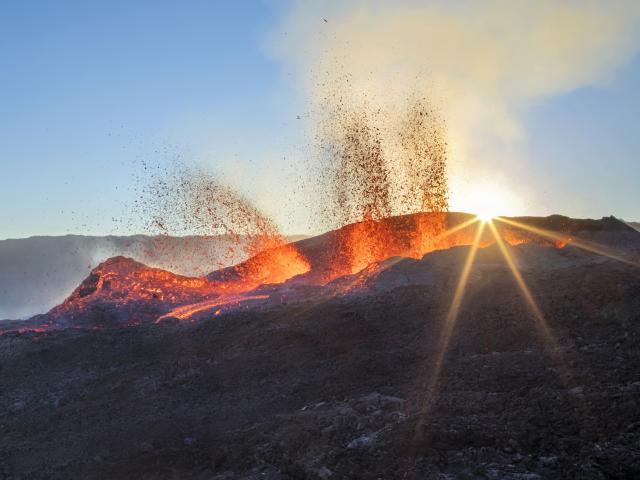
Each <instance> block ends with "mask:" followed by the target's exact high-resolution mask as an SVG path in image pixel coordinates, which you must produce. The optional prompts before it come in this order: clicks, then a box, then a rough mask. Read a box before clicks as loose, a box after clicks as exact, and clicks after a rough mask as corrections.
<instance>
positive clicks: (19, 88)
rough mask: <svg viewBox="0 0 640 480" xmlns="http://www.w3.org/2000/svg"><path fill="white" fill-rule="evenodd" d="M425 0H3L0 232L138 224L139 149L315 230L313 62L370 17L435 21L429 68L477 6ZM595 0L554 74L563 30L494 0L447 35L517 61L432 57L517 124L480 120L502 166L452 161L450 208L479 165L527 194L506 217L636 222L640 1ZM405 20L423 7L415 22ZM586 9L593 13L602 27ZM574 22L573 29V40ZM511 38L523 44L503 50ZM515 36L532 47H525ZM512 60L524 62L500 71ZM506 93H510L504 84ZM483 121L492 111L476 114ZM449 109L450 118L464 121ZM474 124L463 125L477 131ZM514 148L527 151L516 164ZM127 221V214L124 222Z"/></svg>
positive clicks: (438, 69) (294, 227)
mask: <svg viewBox="0 0 640 480" xmlns="http://www.w3.org/2000/svg"><path fill="white" fill-rule="evenodd" d="M431 3H432V2H415V1H410V2H404V5H405V7H403V8H404V10H402V9H401V11H400V12H399V13H398V14H397V15H396V12H395V9H396V7H395V5H397V4H398V2H394V3H386V4H385V3H384V2H375V3H373V4H371V5H375V7H373V6H372V10H373V11H371V12H370V11H368V10H369V9H368V8H367V6H366V4H364V3H363V2H357V3H354V4H352V5H351V4H348V5H347V6H346V7H345V6H344V4H343V6H342V7H340V8H338V7H336V4H335V3H334V4H331V3H329V4H320V5H319V6H318V5H315V6H313V7H311V6H310V7H308V8H307V5H309V2H300V3H298V4H292V3H288V2H265V1H256V2H248V1H247V2H212V1H200V2H199V1H189V2H159V1H149V2H144V1H135V2H130V1H126V2H115V1H113V2H102V3H98V2H84V1H77V2H75V1H74V2H72V1H59V2H30V1H14V2H11V1H5V2H2V3H1V4H0V165H1V170H0V238H14V237H24V236H30V235H38V234H46V235H57V234H65V233H82V234H108V233H120V234H122V233H137V232H135V231H134V230H139V225H138V224H136V219H135V216H134V217H131V216H130V209H131V206H132V202H133V201H134V199H135V198H136V185H137V183H136V182H137V181H136V180H135V178H137V177H139V176H140V175H141V174H142V170H141V162H143V161H144V162H146V163H147V164H155V163H161V164H162V163H166V162H170V161H171V160H172V159H174V158H175V157H178V156H179V157H181V158H183V159H186V160H187V161H190V162H196V163H200V164H203V165H206V166H208V167H209V168H211V169H213V170H215V171H217V172H219V173H220V174H221V175H222V176H223V177H224V178H225V180H226V181H228V182H229V183H231V184H232V185H234V186H236V187H237V188H239V189H241V190H242V191H243V192H244V193H246V194H247V196H249V197H251V198H253V199H255V200H256V201H257V202H258V204H259V205H261V206H262V207H263V208H264V209H265V210H266V211H267V213H269V214H271V215H273V216H274V217H275V218H276V219H277V220H278V221H279V222H280V223H281V224H282V226H283V228H284V229H285V230H287V231H288V232H290V233H293V231H295V232H296V233H305V230H306V229H307V228H308V225H309V223H308V222H307V213H306V212H305V210H304V208H303V205H304V203H305V195H306V194H305V192H304V191H303V190H301V189H299V188H296V185H297V184H296V178H298V176H299V175H301V172H302V173H303V172H304V167H302V165H303V158H304V157H305V156H306V155H310V153H309V147H308V146H307V142H308V138H309V130H310V129H312V128H313V126H312V125H310V124H309V122H308V121H307V120H306V118H307V117H306V112H307V111H308V110H309V109H310V106H309V105H310V102H311V100H310V96H312V93H310V92H309V89H308V82H307V80H308V79H305V76H306V75H305V71H306V70H305V69H309V70H313V68H314V62H315V60H316V58H315V57H316V56H318V55H320V54H318V52H319V51H321V52H323V54H326V53H327V52H329V55H332V54H333V53H332V52H333V51H334V50H335V49H336V45H338V46H339V51H340V55H343V54H344V53H345V51H346V52H347V53H346V55H347V57H346V58H349V57H348V56H349V55H352V54H354V52H356V53H357V52H358V50H357V49H358V46H357V41H358V40H360V41H364V40H366V35H369V34H370V35H377V33H376V32H377V31H378V30H376V29H380V35H379V36H380V38H384V36H385V35H393V30H388V31H387V30H385V31H384V32H383V31H382V29H383V28H385V29H386V28H387V26H386V23H385V22H387V20H388V23H389V24H390V25H391V27H393V28H397V29H398V30H399V31H402V32H409V33H407V35H411V32H414V33H413V34H415V35H416V37H417V38H422V37H421V35H423V33H422V30H429V29H430V30H429V31H430V32H431V33H429V35H431V37H428V36H425V37H424V38H429V39H430V42H425V43H424V44H420V50H419V51H417V52H416V54H415V55H414V57H411V58H412V59H413V58H419V59H420V60H421V62H423V63H424V65H422V64H421V65H420V66H421V68H427V69H430V65H431V64H430V63H429V62H430V61H431V60H430V58H431V57H430V56H429V52H430V49H434V51H435V50H436V49H437V50H439V51H442V49H443V46H442V45H437V46H433V38H432V37H433V31H434V30H435V29H436V27H439V26H440V25H449V27H447V28H448V30H447V32H449V31H453V32H456V31H464V32H467V31H468V30H469V28H468V24H467V23H465V22H468V18H469V15H468V13H469V12H464V11H462V12H459V11H456V12H453V13H452V12H445V14H446V15H445V14H443V15H445V17H438V15H439V14H440V13H442V12H440V13H438V12H435V13H434V11H433V10H429V9H428V8H426V7H427V6H429V5H430V4H431ZM518 3H522V4H523V5H524V4H527V5H529V6H530V5H532V3H531V2H515V4H518ZM534 3H535V2H534ZM543 3H544V2H543ZM587 3H588V4H589V5H596V7H594V10H593V11H591V12H588V15H585V18H584V19H582V20H584V21H582V23H580V22H576V23H577V24H578V26H575V25H574V23H573V21H572V19H571V15H572V14H573V13H572V12H560V14H561V15H569V18H563V20H562V21H563V22H564V25H566V26H567V27H566V28H563V29H561V31H562V32H563V34H562V35H563V36H562V38H560V39H558V42H565V41H566V43H567V45H569V46H570V48H567V49H566V51H564V53H563V54H564V55H572V56H576V57H580V59H581V60H580V62H576V65H574V66H575V68H567V71H564V70H563V71H562V72H560V73H558V72H557V71H556V70H559V69H562V68H564V65H565V64H567V63H571V62H567V60H566V58H564V57H562V54H558V61H557V62H555V63H554V62H547V61H546V59H547V57H554V56H555V55H556V50H555V48H554V47H555V43H554V42H555V41H554V42H551V44H550V45H549V46H548V47H549V48H546V49H543V50H542V51H538V49H532V48H531V45H530V44H524V43H522V44H520V43H518V42H515V43H514V42H510V40H509V35H515V34H514V33H513V32H499V31H497V30H496V26H495V25H496V24H497V25H501V23H500V22H504V23H505V24H511V23H513V22H512V19H511V18H509V16H508V15H507V16H503V13H504V12H503V11H502V10H503V8H502V6H501V5H499V2H498V3H497V2H493V1H491V2H486V3H485V4H484V7H483V8H484V9H485V10H484V13H486V21H484V23H483V20H477V21H475V23H474V24H473V28H474V29H476V28H477V29H476V30H474V36H472V37H469V38H467V37H468V36H467V35H466V33H465V35H462V36H461V35H457V36H456V35H453V36H452V37H451V38H449V37H448V36H447V35H448V33H447V34H446V35H445V38H444V40H443V43H446V45H447V48H454V47H452V45H458V46H459V48H465V43H464V42H465V41H467V42H472V44H473V45H476V44H479V43H482V42H479V41H478V38H479V37H483V38H489V39H492V41H491V42H488V43H487V44H488V45H489V47H488V50H487V49H485V50H483V52H484V51H490V52H492V57H491V58H492V59H495V58H498V59H499V56H500V55H503V54H504V55H506V56H508V59H509V61H505V62H502V63H497V64H496V65H497V66H496V67H495V71H500V72H501V75H502V76H498V75H495V77H496V78H494V76H493V75H489V78H490V81H489V80H487V83H486V84H485V83H482V82H484V81H485V80H486V78H487V77H486V74H487V71H488V72H489V73H493V70H492V68H493V66H488V65H487V64H486V62H485V63H482V68H483V69H482V72H481V73H482V75H481V76H478V75H479V74H478V75H475V76H474V75H466V72H467V65H470V63H471V62H472V61H474V60H473V59H475V58H480V60H479V61H482V56H480V57H478V53H477V52H475V53H474V56H473V57H470V58H465V57H464V56H463V55H462V56H459V57H458V55H457V54H456V52H455V51H452V52H451V53H450V54H448V55H450V56H451V57H455V58H456V59H457V63H456V64H455V72H456V75H457V77H456V78H455V79H454V80H455V81H454V80H451V79H452V78H453V77H451V71H452V67H451V64H450V63H451V62H449V58H450V57H449V56H447V57H446V59H447V62H444V61H443V59H442V58H436V59H434V60H433V74H434V77H435V78H437V79H439V81H442V82H443V83H445V84H447V82H448V81H449V80H451V84H452V85H455V90H451V92H454V93H455V95H456V98H461V97H465V95H466V91H465V88H467V87H468V86H469V85H471V87H469V89H470V91H471V93H472V94H473V96H474V99H475V100H474V103H473V106H474V108H476V109H483V108H485V109H486V107H487V105H494V104H496V105H500V107H499V108H497V109H496V110H497V112H498V113H497V114H496V116H495V118H496V122H504V123H505V124H506V125H508V126H509V128H511V127H512V126H513V130H514V131H515V133H513V134H510V135H511V137H513V138H510V139H509V141H505V139H504V135H503V134H502V133H496V131H495V130H487V132H486V134H485V131H484V130H483V129H480V130H478V136H482V138H483V139H485V138H488V139H489V140H491V139H492V138H493V137H492V135H493V136H495V138H494V139H493V140H491V142H493V143H495V144H496V145H494V146H493V147H492V148H490V149H488V150H486V149H485V150H484V151H483V155H485V156H487V155H493V154H494V152H496V151H498V153H497V154H496V155H497V156H499V157H501V158H502V160H501V161H500V162H497V163H495V164H491V163H490V162H489V163H488V162H487V161H486V160H483V161H482V162H480V161H479V160H478V161H476V159H477V158H481V155H480V154H478V155H475V154H467V155H466V158H464V160H460V161H458V163H457V164H456V165H457V167H456V170H455V175H457V179H456V181H455V182H454V185H453V186H454V188H455V189H457V190H456V191H454V192H453V193H454V195H453V199H454V204H453V207H454V208H456V207H457V206H458V207H463V206H464V207H466V206H467V205H468V199H467V200H466V202H467V203H465V201H462V200H459V201H458V205H456V202H455V199H456V195H457V198H458V199H461V198H462V197H463V196H464V195H462V194H461V190H469V191H472V190H473V188H474V186H473V184H474V179H475V178H477V177H480V176H481V177H482V178H483V182H484V181H488V182H489V183H492V184H495V183H498V184H504V185H506V186H505V190H507V191H508V192H510V195H511V194H512V195H515V196H516V197H518V198H517V199H516V200H514V202H515V204H517V207H516V208H515V211H514V212H513V213H523V214H534V215H535V214H549V213H561V214H566V215H571V216H580V217H601V216H603V215H610V214H613V215H616V216H620V217H623V218H625V219H630V220H632V219H635V220H639V219H640V192H639V189H638V186H639V185H638V184H639V183H640V182H639V180H640V158H639V156H640V122H638V120H637V118H636V116H637V113H638V112H639V111H640V91H639V90H640V88H639V87H640V56H638V53H637V41H636V40H637V33H638V32H637V31H636V29H637V23H635V22H634V23H629V24H627V23H624V24H623V25H622V26H621V25H619V24H618V23H617V22H618V20H620V21H622V20H624V21H625V22H626V19H627V17H629V16H630V17H633V15H636V13H637V12H635V13H633V14H631V13H629V14H628V15H626V14H618V13H615V12H614V14H613V15H612V17H611V18H610V19H609V20H611V21H610V22H608V23H607V19H606V18H605V19H604V21H603V24H604V26H603V25H601V24H600V23H599V19H601V18H602V11H603V9H604V10H607V9H608V7H607V5H608V4H609V3H615V2H608V3H600V4H593V3H592V2H587ZM345 4H346V2H345ZM423 4H424V5H423ZM513 4H514V3H513V2H512V3H511V5H513ZM363 5H364V6H363ZM460 5H473V7H469V11H470V12H473V11H474V10H477V9H478V8H479V7H478V5H483V3H482V2H473V3H465V4H460ZM577 5H579V4H577ZM350 7H353V9H352V10H353V11H350V10H349V9H350ZM461 8H462V9H463V10H464V7H461ZM412 9H413V10H412ZM498 11H499V12H500V14H498V13H497V12H498ZM414 13H416V15H414ZM494 13H496V14H495V15H494ZM605 13H606V12H605ZM417 14H419V15H422V17H418V16H417ZM525 14H526V12H523V11H515V12H514V15H517V16H518V18H522V22H525V23H523V25H524V26H522V25H519V26H518V28H519V30H520V31H522V30H523V29H524V30H526V28H527V23H526V22H529V21H530V22H531V23H532V25H534V27H535V22H536V21H537V20H535V19H531V20H530V19H529V18H530V17H531V15H530V14H526V15H525ZM560 14H558V15H560ZM406 17H410V18H416V17H417V18H424V21H421V22H418V23H416V24H415V25H412V28H411V29H404V28H403V22H404V21H406V20H404V19H405V18H406ZM548 17H554V18H557V15H556V13H554V12H553V11H551V10H549V11H545V12H543V14H541V16H540V19H539V25H540V30H536V32H535V33H538V32H539V31H542V32H547V31H552V29H553V28H554V26H553V25H551V26H549V22H548V21H547V18H548ZM323 18H327V22H325V21H324V20H323ZM461 19H464V20H461ZM591 19H597V20H598V22H595V23H593V29H594V31H593V35H592V34H591V32H590V30H589V29H590V28H592V27H591V25H592V24H591V23H589V22H590V21H591ZM447 22H450V23H447ZM494 23H495V24H494ZM381 25H384V27H382V26H381ZM434 25H435V27H434ZM581 25H582V27H581ZM354 26H355V27H361V28H363V29H365V30H366V35H365V34H362V36H360V38H358V39H355V38H354V39H353V43H352V42H351V40H352V39H351V38H348V36H345V35H359V34H358V33H357V32H358V30H357V28H352V27H354ZM391 27H389V28H391ZM574 27H575V28H574ZM532 28H533V27H532ZM536 28H537V27H536ZM581 28H582V29H581ZM607 28H609V31H608V32H605V33H603V32H602V30H606V29H607ZM567 30H568V31H569V32H570V33H571V32H573V31H574V30H575V32H574V33H575V36H574V37H571V38H569V39H568V40H567V39H566V38H565V36H564V32H565V31H567ZM317 32H320V33H319V34H318V35H319V36H317V35H316V33H317ZM345 32H351V33H345ZM496 32H497V33H496ZM425 35H427V34H425ZM500 35H504V38H500ZM550 35H553V33H551V34H550ZM618 35H619V36H620V38H618ZM306 36H308V39H309V44H307V43H305V42H306V40H307V38H306ZM327 38H328V39H329V40H326V39H327ZM496 38H497V40H496ZM531 38H532V39H533V40H532V41H531V42H532V44H535V45H539V43H540V42H542V43H544V42H543V41H542V40H540V37H539V36H538V37H536V36H531ZM593 38H595V40H594V41H593V42H591V39H593ZM401 40H402V41H411V40H412V39H411V38H409V37H407V38H403V39H401ZM494 40H495V41H494ZM600 40H602V41H600ZM505 44H513V47H512V48H511V49H510V50H508V51H507V50H504V49H502V48H497V47H496V45H498V46H503V45H505ZM403 45H404V44H403V43H401V42H399V43H398V44H394V48H395V49H396V50H393V52H398V51H400V52H402V54H401V56H402V55H403V54H404V53H406V50H407V48H405V47H404V46H403ZM456 48H458V47H456ZM483 48H484V47H483ZM398 49H399V50H398ZM492 49H493V50H492ZM514 49H522V58H520V56H519V55H518V52H517V51H514ZM466 51H468V48H467V49H466ZM532 51H533V52H534V53H532ZM358 55H362V52H360V53H358ZM515 57H518V58H517V61H516V60H514V58H515ZM301 58H303V59H304V60H303V61H301ZM381 58H382V57H381ZM407 58H409V57H407ZM594 58H595V59H596V60H598V61H597V62H595V63H594V62H593V61H592V60H593V59H594ZM600 60H601V61H600ZM349 61H350V62H351V60H349ZM371 61H373V62H378V61H379V60H377V59H376V58H374V59H372V60H371ZM380 61H384V58H382V60H380ZM353 63H354V64H355V63H356V62H353ZM350 64H351V63H350ZM363 65H364V67H367V68H368V64H367V63H366V62H363ZM425 65H426V67H425ZM491 65H493V64H491ZM471 68H472V67H471V66H469V69H471ZM512 68H513V69H515V70H517V72H518V75H511V74H508V75H507V74H505V73H504V72H511V69H512ZM529 68H531V72H529ZM475 72H476V73H477V72H478V70H477V69H476V70H475ZM447 75H449V76H447ZM533 77H536V78H537V79H546V78H550V79H552V80H553V81H550V82H549V84H547V83H546V82H542V84H541V82H539V81H538V82H537V83H532V85H529V84H528V83H527V81H526V79H529V78H533ZM461 78H464V81H461V80H460V79H461ZM479 78H480V79H481V80H482V82H481V83H482V88H480V87H478V88H475V87H474V85H473V83H472V82H474V81H477V82H480V80H478V79H479ZM523 79H525V80H523ZM494 80H495V81H494ZM492 82H493V83H492ZM515 82H518V83H519V84H523V83H527V89H517V88H513V85H514V83H515ZM505 91H508V93H509V94H508V95H506V94H505V95H506V96H505V97H504V98H503V97H502V96H501V95H502V93H504V92H505ZM497 92H499V93H497ZM485 93H486V96H485ZM445 97H446V94H445ZM465 98H466V97H465ZM478 99H481V100H482V101H478ZM443 101H444V102H447V98H444V99H443ZM466 107H467V104H465V103H461V102H458V103H456V109H455V111H454V112H453V113H452V115H456V114H457V115H460V116H464V115H463V114H461V111H464V110H465V108H466ZM298 115H300V116H301V119H298V118H297V116H298ZM477 118H478V119H480V120H479V121H484V119H486V118H490V119H491V118H494V117H488V116H486V115H485V114H484V113H483V115H482V116H478V117H477ZM451 123H452V125H454V127H455V126H456V125H457V123H456V119H455V118H453V119H452V122H451ZM458 123H459V122H458ZM501 124H502V123H501ZM469 128H471V127H469V125H465V129H466V130H465V135H467V136H468V135H469V132H468V130H469ZM484 128H486V126H485V127H484ZM485 135H486V137H485ZM474 141H475V143H476V144H477V143H478V142H477V139H476V140H474ZM472 146H473V145H472ZM500 149H501V150H500ZM466 151H467V152H469V151H474V150H473V149H471V150H468V149H467V150H466ZM487 152H490V154H489V153H487ZM511 155H513V156H514V158H515V157H517V160H514V161H513V162H511V161H510V160H505V158H507V159H508V158H510V156H511ZM474 162H475V163H474ZM497 169H504V172H502V171H499V170H498V171H497ZM492 178H493V179H494V180H492ZM487 179H488V180H487ZM519 192H526V193H523V194H522V195H521V196H520V195H519ZM507 213H511V212H507ZM114 218H115V219H116V221H114V220H113V219H114ZM123 218H124V219H125V222H124V223H122V222H120V221H119V220H120V219H123Z"/></svg>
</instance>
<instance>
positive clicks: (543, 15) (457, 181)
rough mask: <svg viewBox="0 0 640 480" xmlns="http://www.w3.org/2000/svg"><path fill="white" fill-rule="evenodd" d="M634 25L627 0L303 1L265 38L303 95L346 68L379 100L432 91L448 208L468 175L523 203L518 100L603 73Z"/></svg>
mask: <svg viewBox="0 0 640 480" xmlns="http://www.w3.org/2000/svg"><path fill="white" fill-rule="evenodd" d="M325 20H326V21H325ZM639 26H640V3H638V2H637V1H635V0H630V1H625V0H621V1H614V2H610V1H599V2H596V1H551V0H536V1H524V0H520V1H518V0H507V1H505V0H489V1H469V2H416V1H389V2H370V1H360V0H358V1H354V2H349V3H348V4H346V2H323V3H317V2H316V3H314V2H309V1H307V0H304V1H300V2H298V3H296V4H294V8H293V10H292V12H291V14H290V15H289V16H288V18H287V20H286V21H285V23H284V24H283V25H282V26H281V28H280V29H279V31H278V32H277V34H275V35H274V37H273V42H272V47H273V51H274V52H275V54H276V55H277V56H279V57H280V58H282V59H284V60H285V61H286V62H289V63H290V64H292V65H293V66H294V68H295V71H296V73H297V74H298V76H299V79H300V80H301V81H302V82H303V85H304V89H305V91H306V92H308V93H309V95H310V98H311V101H312V103H313V102H322V101H323V99H324V98H325V96H326V94H327V92H326V90H325V89H326V88H333V87H334V86H335V85H332V80H331V79H332V78H333V80H335V79H339V78H341V77H344V75H345V74H347V75H348V76H349V78H350V81H351V85H350V88H352V89H354V90H360V91H363V92H366V96H367V98H368V101H371V100H372V99H376V100H375V101H378V102H379V103H380V106H381V108H386V107H388V106H389V105H393V104H394V103H395V102H398V101H402V100H404V99H405V98H406V95H407V92H410V91H415V90H417V91H418V94H420V95H423V94H424V95H427V96H429V98H431V99H433V100H434V101H435V102H436V103H437V104H438V105H439V106H440V108H441V110H442V112H443V115H444V116H445V118H446V121H447V126H448V130H449V147H450V158H451V163H450V178H451V183H452V185H451V186H452V198H451V200H452V208H453V209H459V210H464V209H465V207H466V203H468V202H469V199H468V198H466V197H465V195H466V193H465V192H468V191H470V188H469V185H470V184H471V183H474V182H478V181H479V182H490V183H496V182H497V183H501V182H502V183H503V184H508V185H511V187H509V188H512V189H517V190H518V197H519V200H518V201H521V202H522V201H523V198H524V197H526V196H530V195H532V192H526V188H523V187H521V186H518V185H517V183H515V182H514V179H515V178H523V177H526V175H522V173H523V172H522V168H523V166H522V162H521V161H520V160H522V153H521V151H520V145H521V141H522V140H523V138H524V132H523V126H522V122H523V116H524V114H525V113H526V111H527V109H528V108H529V107H531V106H532V105H535V104H536V103H539V102H541V101H543V100H545V99H546V98H548V97H551V96H554V95H559V94H563V93H566V92H570V91H572V90H575V89H577V88H579V87H583V86H590V85H602V84H606V82H607V81H608V80H609V79H610V78H611V77H612V75H613V74H614V73H615V70H616V69H617V68H618V67H620V66H622V65H623V64H624V63H625V62H627V61H628V60H629V59H630V58H631V57H632V56H633V55H634V54H635V53H636V51H637V50H638V46H639V37H640V35H639V32H640V28H639ZM496 172H500V173H496ZM501 177H502V178H501ZM514 201H515V200H514ZM509 213H519V212H517V211H516V212H509Z"/></svg>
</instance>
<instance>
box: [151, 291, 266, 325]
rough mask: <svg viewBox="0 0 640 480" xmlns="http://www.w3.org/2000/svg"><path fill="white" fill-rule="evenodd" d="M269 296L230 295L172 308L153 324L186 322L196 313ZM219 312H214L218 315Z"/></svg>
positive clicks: (264, 298)
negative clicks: (169, 321) (170, 321)
mask: <svg viewBox="0 0 640 480" xmlns="http://www.w3.org/2000/svg"><path fill="white" fill-rule="evenodd" d="M267 298H269V295H231V296H222V297H219V298H216V299H215V300H207V301H205V302H198V303H193V304H191V305H183V306H181V307H177V308H174V309H173V310H171V311H170V312H168V313H165V314H164V315H162V316H160V317H158V319H157V320H156V321H155V322H154V323H160V322H161V321H162V320H164V319H167V318H177V319H178V320H186V319H187V318H189V317H191V316H193V315H195V314H196V313H200V312H204V311H206V310H211V309H212V308H214V307H223V306H227V305H239V304H240V303H242V302H248V301H251V300H266V299H267ZM219 312H220V310H217V311H216V315H218V314H219Z"/></svg>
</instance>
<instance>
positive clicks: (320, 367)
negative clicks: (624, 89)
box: [0, 213, 640, 480]
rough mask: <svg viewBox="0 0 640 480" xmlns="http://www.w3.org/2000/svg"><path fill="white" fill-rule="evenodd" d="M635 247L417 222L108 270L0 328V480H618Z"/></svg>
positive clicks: (631, 417) (535, 229) (439, 218)
mask: <svg viewBox="0 0 640 480" xmlns="http://www.w3.org/2000/svg"><path fill="white" fill-rule="evenodd" d="M639 299H640V232H637V231H635V230H634V229H632V228H631V227H629V226H627V225H626V224H625V223H624V222H621V221H619V220H617V219H615V218H613V217H608V218H603V219H601V220H579V219H571V218H568V217H563V216H559V215H553V216H550V217H544V218H542V217H521V218H497V219H494V220H493V221H490V222H488V223H485V222H482V221H480V220H478V219H477V218H476V217H475V216H473V215H467V214H462V213H421V214H414V215H405V216H399V217H390V218H385V219H382V220H377V221H374V220H368V221H364V222H359V223H356V224H351V225H347V226H345V227H342V228H340V229H338V230H334V231H331V232H327V233H325V234H323V235H320V236H317V237H312V238H308V239H305V240H302V241H299V242H295V243H293V244H288V245H286V247H284V248H283V247H276V248H274V249H270V250H266V251H264V252H261V253H259V254H258V255H256V256H254V257H252V258H249V259H247V260H246V261H244V262H242V263H239V264H237V265H235V266H233V267H229V268H226V269H221V270H217V271H214V272H212V273H210V274H208V275H206V276H203V277H197V278H193V277H185V276H180V275H176V274H173V273H171V272H168V271H166V270H161V269H156V268H151V267H148V266H146V265H144V264H141V263H139V262H136V261H135V260H133V259H129V258H125V257H115V258H112V259H109V260H107V261H105V262H103V263H102V264H100V265H99V266H98V267H96V268H95V269H94V270H92V271H91V273H90V275H89V276H88V277H87V278H86V279H85V280H84V281H83V282H82V283H81V284H80V285H79V286H78V288H76V290H75V291H74V292H73V293H72V294H71V295H70V296H69V297H68V298H67V300H65V301H64V302H63V303H62V304H61V305H59V306H57V307H55V308H53V309H52V310H51V311H50V312H48V313H47V314H45V315H41V316H36V317H34V318H32V319H30V320H28V321H25V322H8V323H5V324H4V334H3V335H0V356H1V357H0V358H1V359H2V369H1V370H0V375H1V376H2V388H3V395H2V399H1V402H2V404H1V406H2V410H1V411H2V413H1V414H0V415H1V418H0V425H2V427H1V428H2V436H1V439H0V464H1V465H2V466H1V467H0V468H1V469H2V470H0V472H2V475H3V476H5V477H7V478H14V477H16V476H17V472H20V474H21V475H23V476H26V477H28V478H131V477H138V478H169V477H175V478H198V479H200V478H202V479H205V478H207V479H208V478H216V479H232V478H241V479H247V480H248V479H254V478H269V479H274V480H275V479H294V478H314V479H327V478H513V479H516V478H519V479H524V478H527V479H538V478H540V479H541V478H598V479H599V478H635V477H637V476H639V475H640V451H639V450H638V442H640V430H639V429H638V425H640V407H639V405H638V400H637V398H638V394H640V377H638V372H639V371H640V351H639V350H638V348H637V345H638V341H639V340H640V314H639V312H640V300H639Z"/></svg>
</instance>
